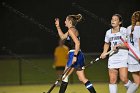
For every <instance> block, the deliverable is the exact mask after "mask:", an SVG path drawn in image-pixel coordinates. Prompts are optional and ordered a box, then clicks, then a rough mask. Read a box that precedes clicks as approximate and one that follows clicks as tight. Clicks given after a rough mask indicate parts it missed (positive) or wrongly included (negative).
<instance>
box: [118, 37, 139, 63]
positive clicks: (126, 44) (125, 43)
mask: <svg viewBox="0 0 140 93" xmlns="http://www.w3.org/2000/svg"><path fill="white" fill-rule="evenodd" d="M120 39H121V41H122V42H123V43H124V45H125V46H126V47H127V48H128V49H129V50H130V51H131V52H132V53H133V55H134V56H135V57H136V59H137V60H138V61H139V62H140V58H139V56H138V55H137V54H136V53H135V51H134V50H133V49H132V48H131V47H130V46H129V44H128V43H127V42H126V41H125V40H124V39H123V38H122V37H120Z"/></svg>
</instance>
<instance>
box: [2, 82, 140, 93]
mask: <svg viewBox="0 0 140 93" xmlns="http://www.w3.org/2000/svg"><path fill="white" fill-rule="evenodd" d="M94 86H95V88H96V90H97V93H109V92H108V84H107V83H96V84H94ZM49 88H50V85H23V86H1V87H0V93H43V92H47V90H48V89H49ZM58 90H59V87H55V89H54V90H53V91H52V93H58ZM66 93H89V92H88V91H87V90H86V89H85V87H84V85H82V84H70V85H69V86H68V88H67V91H66ZM118 93H126V89H125V88H124V86H123V84H119V85H118ZM136 93H140V89H138V91H137V92H136Z"/></svg>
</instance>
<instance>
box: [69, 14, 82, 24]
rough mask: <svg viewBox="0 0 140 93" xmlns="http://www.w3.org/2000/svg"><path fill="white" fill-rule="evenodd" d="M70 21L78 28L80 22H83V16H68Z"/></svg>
mask: <svg viewBox="0 0 140 93" xmlns="http://www.w3.org/2000/svg"><path fill="white" fill-rule="evenodd" d="M67 18H68V20H70V21H71V22H72V25H73V26H76V25H77V23H78V22H80V21H81V20H82V15H81V14H77V15H68V16H67Z"/></svg>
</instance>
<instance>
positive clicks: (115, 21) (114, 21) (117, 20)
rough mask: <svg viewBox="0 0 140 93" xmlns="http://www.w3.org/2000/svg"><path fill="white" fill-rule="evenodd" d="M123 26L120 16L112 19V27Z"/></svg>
mask: <svg viewBox="0 0 140 93" xmlns="http://www.w3.org/2000/svg"><path fill="white" fill-rule="evenodd" d="M120 24H121V22H120V20H119V18H118V16H112V19H111V25H112V27H117V26H119V25H120Z"/></svg>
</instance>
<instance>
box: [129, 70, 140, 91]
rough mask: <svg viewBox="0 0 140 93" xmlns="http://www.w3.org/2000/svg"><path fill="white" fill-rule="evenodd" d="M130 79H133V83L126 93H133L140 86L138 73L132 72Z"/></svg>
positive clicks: (139, 73) (139, 74)
mask: <svg viewBox="0 0 140 93" xmlns="http://www.w3.org/2000/svg"><path fill="white" fill-rule="evenodd" d="M132 77H133V79H134V83H133V84H131V85H130V87H129V88H128V90H127V93H135V92H136V90H137V89H138V87H139V86H140V72H132Z"/></svg>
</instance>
